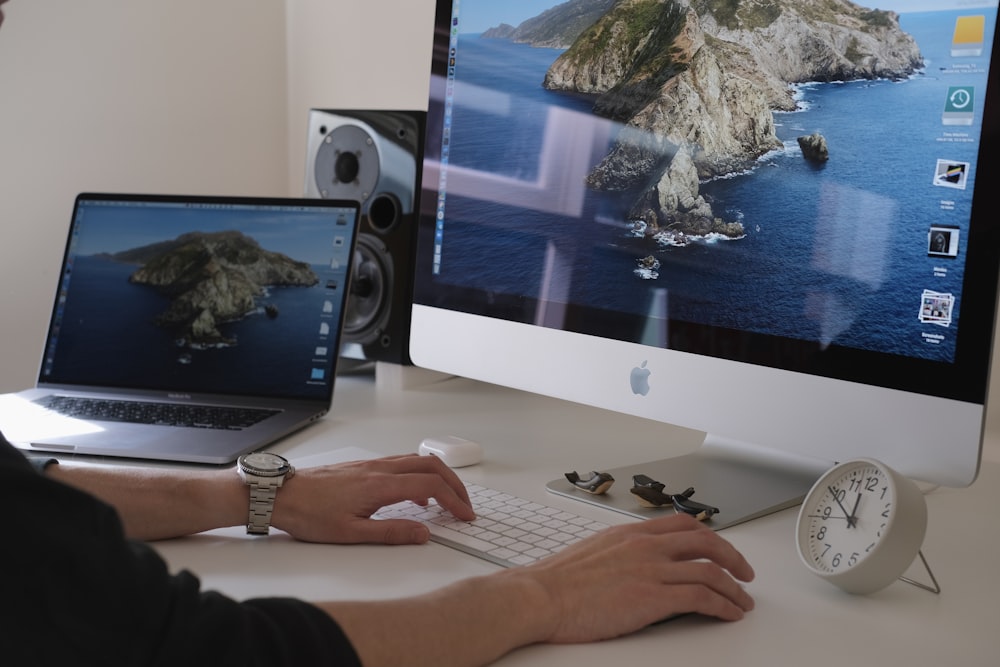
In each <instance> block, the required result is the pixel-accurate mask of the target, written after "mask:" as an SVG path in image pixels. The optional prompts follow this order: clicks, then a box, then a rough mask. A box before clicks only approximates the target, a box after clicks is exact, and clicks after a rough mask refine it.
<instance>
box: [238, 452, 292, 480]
mask: <svg viewBox="0 0 1000 667" xmlns="http://www.w3.org/2000/svg"><path fill="white" fill-rule="evenodd" d="M240 462H241V463H242V464H243V467H244V468H247V469H249V470H250V471H251V472H255V473H257V474H265V475H266V474H269V473H270V474H280V473H281V472H282V471H283V470H285V469H286V468H287V467H288V461H286V460H285V459H284V458H283V457H281V456H278V455H277V454H272V453H271V452H254V453H252V454H247V455H246V456H244V457H243V458H242V459H240Z"/></svg>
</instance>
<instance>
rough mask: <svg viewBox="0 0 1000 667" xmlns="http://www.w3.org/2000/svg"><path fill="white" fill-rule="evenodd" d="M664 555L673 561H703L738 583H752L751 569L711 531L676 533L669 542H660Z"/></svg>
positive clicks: (742, 558)
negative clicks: (710, 563)
mask: <svg viewBox="0 0 1000 667" xmlns="http://www.w3.org/2000/svg"><path fill="white" fill-rule="evenodd" d="M661 543H662V544H663V547H664V555H665V556H666V557H668V558H669V559H671V560H673V561H693V560H698V559H705V560H708V561H710V562H712V563H715V564H717V565H718V566H720V567H722V568H725V569H726V570H728V571H729V573H730V574H731V575H732V576H733V577H735V578H736V579H739V580H740V581H753V578H754V576H755V573H754V570H753V567H752V566H751V565H750V563H749V562H748V561H747V560H746V558H745V557H744V556H743V554H741V553H740V552H739V551H738V550H737V549H736V548H735V547H734V546H733V545H732V544H730V543H729V542H727V541H726V540H724V539H722V538H721V537H719V535H718V534H717V533H715V532H713V531H711V530H709V531H706V532H696V531H689V532H683V533H677V534H675V535H673V536H672V538H671V539H670V541H669V542H661Z"/></svg>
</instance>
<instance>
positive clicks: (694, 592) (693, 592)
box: [665, 584, 753, 621]
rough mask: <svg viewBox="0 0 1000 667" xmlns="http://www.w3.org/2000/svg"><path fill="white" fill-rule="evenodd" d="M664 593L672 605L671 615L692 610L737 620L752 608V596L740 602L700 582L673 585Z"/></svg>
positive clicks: (726, 619)
mask: <svg viewBox="0 0 1000 667" xmlns="http://www.w3.org/2000/svg"><path fill="white" fill-rule="evenodd" d="M665 595H669V596H670V597H671V603H672V604H671V606H673V607H674V610H673V611H672V612H670V614H671V615H674V614H684V613H691V612H694V613H696V614H701V615H703V616H712V617H714V618H718V619H721V620H723V621H738V620H740V619H741V618H743V616H744V615H745V614H746V612H748V611H750V610H751V609H753V600H752V598H751V599H750V601H749V602H743V603H740V602H738V601H734V600H733V599H732V598H730V597H728V596H726V595H720V594H719V593H718V591H716V590H714V589H712V588H711V587H708V586H704V585H700V584H680V585H674V586H672V587H671V588H670V590H669V591H668V592H666V593H665ZM747 597H748V598H749V596H747Z"/></svg>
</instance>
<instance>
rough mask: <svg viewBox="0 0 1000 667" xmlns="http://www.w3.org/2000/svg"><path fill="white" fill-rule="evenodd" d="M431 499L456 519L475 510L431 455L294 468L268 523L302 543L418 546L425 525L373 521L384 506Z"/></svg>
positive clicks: (425, 535)
mask: <svg viewBox="0 0 1000 667" xmlns="http://www.w3.org/2000/svg"><path fill="white" fill-rule="evenodd" d="M431 498H433V499H435V500H436V501H437V502H438V504H439V505H441V506H442V507H443V508H444V509H446V510H448V511H449V512H451V513H452V514H454V515H455V516H456V517H458V518H459V519H464V520H466V521H471V520H473V519H475V516H476V515H475V512H474V511H473V509H472V506H471V504H470V502H469V496H468V494H467V493H466V491H465V485H464V484H462V482H461V480H460V479H459V478H458V476H457V475H456V474H455V473H454V472H453V471H452V470H451V469H450V468H448V466H446V465H445V464H444V463H442V462H441V460H440V459H438V458H437V457H435V456H418V455H416V454H409V455H405V456H392V457H387V458H380V459H374V460H370V461H355V462H351V463H343V464H338V465H332V466H322V467H317V468H305V469H299V470H296V472H295V475H293V476H292V477H291V478H289V479H287V480H285V483H284V486H282V488H280V489H279V490H278V495H277V499H276V501H275V506H274V515H273V517H272V525H273V526H274V527H275V528H279V529H281V530H284V531H285V532H287V533H289V534H290V535H291V536H292V537H295V538H296V539H299V540H303V541H306V542H337V543H341V544H350V543H361V542H368V543H382V544H422V543H424V542H426V541H427V540H428V539H429V538H430V532H429V531H428V530H427V527H426V526H424V525H422V524H420V523H417V522H415V521H408V520H404V519H386V520H375V519H372V518H370V517H371V515H372V514H374V513H375V512H377V511H378V510H379V509H381V508H382V507H385V506H387V505H392V504H394V503H397V502H400V501H403V500H411V501H413V502H415V503H418V504H421V505H426V504H427V502H428V501H429V500H430V499H431Z"/></svg>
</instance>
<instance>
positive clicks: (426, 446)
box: [417, 435, 483, 468]
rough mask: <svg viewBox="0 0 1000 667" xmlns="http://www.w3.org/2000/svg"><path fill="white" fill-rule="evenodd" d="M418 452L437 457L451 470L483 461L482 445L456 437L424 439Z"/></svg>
mask: <svg viewBox="0 0 1000 667" xmlns="http://www.w3.org/2000/svg"><path fill="white" fill-rule="evenodd" d="M417 452H419V453H420V454H422V455H424V456H436V457H438V458H439V459H441V460H442V461H444V463H445V465H447V466H448V467H449V468H464V467H465V466H471V465H475V464H477V463H479V462H480V461H482V460H483V448H482V445H480V444H479V443H478V442H473V441H472V440H466V439H465V438H459V437H458V436H454V435H446V436H442V437H437V438H424V440H423V442H421V443H420V447H418V448H417Z"/></svg>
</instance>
